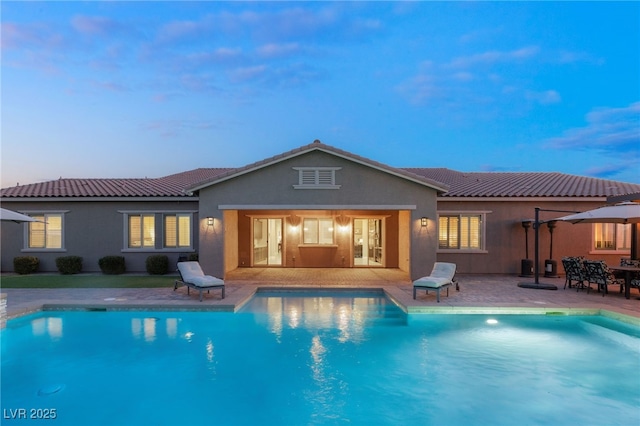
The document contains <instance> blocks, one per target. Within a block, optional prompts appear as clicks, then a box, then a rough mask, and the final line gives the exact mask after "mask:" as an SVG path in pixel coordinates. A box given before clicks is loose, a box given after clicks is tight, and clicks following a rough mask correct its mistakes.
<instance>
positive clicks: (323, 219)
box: [300, 216, 336, 247]
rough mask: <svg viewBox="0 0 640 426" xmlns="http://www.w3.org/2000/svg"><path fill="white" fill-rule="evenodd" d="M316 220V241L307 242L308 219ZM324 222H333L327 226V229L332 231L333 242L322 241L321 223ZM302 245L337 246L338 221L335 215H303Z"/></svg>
mask: <svg viewBox="0 0 640 426" xmlns="http://www.w3.org/2000/svg"><path fill="white" fill-rule="evenodd" d="M312 220H314V221H316V233H315V238H313V240H314V241H312V242H307V238H306V235H307V227H306V226H305V225H306V222H307V221H312ZM322 222H331V224H330V225H329V227H328V228H327V231H328V232H330V233H331V242H320V241H321V236H322V235H323V232H322V229H321V223H322ZM324 235H326V233H324ZM300 245H301V246H304V247H309V246H315V247H335V246H336V221H335V219H334V218H333V217H311V216H310V217H303V218H302V239H301V244H300Z"/></svg>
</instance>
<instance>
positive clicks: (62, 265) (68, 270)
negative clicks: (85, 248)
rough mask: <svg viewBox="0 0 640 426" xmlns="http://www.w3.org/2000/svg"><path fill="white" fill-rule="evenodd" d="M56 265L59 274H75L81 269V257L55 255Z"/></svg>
mask: <svg viewBox="0 0 640 426" xmlns="http://www.w3.org/2000/svg"><path fill="white" fill-rule="evenodd" d="M56 266H57V267H58V272H60V273H61V274H64V275H70V274H77V273H78V272H80V271H81V270H82V258H81V257H80V256H62V257H56Z"/></svg>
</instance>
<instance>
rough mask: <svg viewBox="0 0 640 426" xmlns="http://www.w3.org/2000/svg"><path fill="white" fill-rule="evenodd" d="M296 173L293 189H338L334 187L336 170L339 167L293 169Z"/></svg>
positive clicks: (338, 186)
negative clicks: (296, 177)
mask: <svg viewBox="0 0 640 426" xmlns="http://www.w3.org/2000/svg"><path fill="white" fill-rule="evenodd" d="M293 169H294V170H297V171H298V184H297V185H293V187H294V188H295V189H340V185H336V170H340V167H294V168H293Z"/></svg>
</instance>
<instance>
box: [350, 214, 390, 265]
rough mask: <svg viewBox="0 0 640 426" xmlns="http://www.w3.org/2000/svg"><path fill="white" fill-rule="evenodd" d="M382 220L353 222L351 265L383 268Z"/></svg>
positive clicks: (356, 220) (358, 220)
mask: <svg viewBox="0 0 640 426" xmlns="http://www.w3.org/2000/svg"><path fill="white" fill-rule="evenodd" d="M382 237H383V220H382V219H367V218H362V219H354V220H353V265H354V266H367V267H372V266H384V250H383V245H382Z"/></svg>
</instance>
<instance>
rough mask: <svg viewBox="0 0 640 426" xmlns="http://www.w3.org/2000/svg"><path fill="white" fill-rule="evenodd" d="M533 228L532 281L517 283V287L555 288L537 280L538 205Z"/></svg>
mask: <svg viewBox="0 0 640 426" xmlns="http://www.w3.org/2000/svg"><path fill="white" fill-rule="evenodd" d="M533 229H534V231H535V233H534V237H535V238H534V253H533V256H534V265H533V275H534V277H535V278H534V282H533V284H532V283H530V282H521V283H518V287H522V288H533V289H537V290H557V289H558V287H557V286H555V285H553V284H542V283H540V281H539V277H540V266H539V264H540V254H539V253H538V252H539V249H540V207H536V217H535V221H534V222H533Z"/></svg>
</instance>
